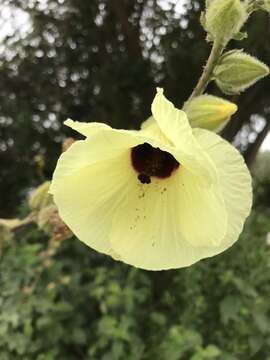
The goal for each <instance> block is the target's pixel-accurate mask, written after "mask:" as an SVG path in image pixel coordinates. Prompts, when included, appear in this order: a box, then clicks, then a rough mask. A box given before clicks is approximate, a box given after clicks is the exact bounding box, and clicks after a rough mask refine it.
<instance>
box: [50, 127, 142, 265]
mask: <svg viewBox="0 0 270 360" xmlns="http://www.w3.org/2000/svg"><path fill="white" fill-rule="evenodd" d="M105 135H107V132H105V133H104V132H101V133H100V134H96V135H95V136H94V137H92V138H91V140H85V141H80V142H77V143H76V144H74V145H72V147H71V148H70V149H69V150H68V151H66V152H65V153H64V154H63V155H62V156H61V158H60V159H59V162H58V165H57V168H56V171H55V173H54V177H53V180H52V186H51V192H52V193H53V195H54V202H55V204H56V205H57V207H58V209H59V214H60V216H61V218H62V219H63V221H64V222H65V223H66V224H67V225H68V227H69V228H70V229H71V230H72V232H73V233H74V234H75V235H76V236H77V237H78V238H79V239H80V240H81V241H83V242H84V243H86V244H87V245H88V246H90V247H92V248H93V249H95V250H97V251H99V252H102V253H106V254H109V255H111V256H113V257H114V258H119V256H118V255H117V254H116V253H115V251H113V249H112V248H111V244H110V242H109V236H110V231H111V221H112V216H113V213H114V212H115V211H116V208H117V207H118V206H119V204H120V203H121V202H122V197H123V196H124V194H125V192H126V189H127V188H128V186H127V185H128V180H129V177H130V176H133V177H134V178H136V173H135V171H134V170H133V169H132V167H131V163H130V146H132V145H134V139H133V138H132V137H131V138H130V139H129V140H130V141H128V137H123V136H122V134H121V133H120V134H118V133H112V134H111V137H110V139H108V137H107V136H105ZM127 143H128V144H127ZM127 145H128V147H127Z"/></svg>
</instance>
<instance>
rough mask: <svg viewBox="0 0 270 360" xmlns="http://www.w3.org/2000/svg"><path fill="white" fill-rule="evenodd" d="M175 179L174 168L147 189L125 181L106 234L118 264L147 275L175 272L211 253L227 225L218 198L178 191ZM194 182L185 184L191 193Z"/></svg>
mask: <svg viewBox="0 0 270 360" xmlns="http://www.w3.org/2000/svg"><path fill="white" fill-rule="evenodd" d="M190 176H191V175H190ZM181 177H183V175H182V174H181V169H180V170H179V171H176V172H175V173H174V174H173V175H172V176H171V177H170V178H168V179H166V180H159V179H153V180H152V183H151V184H150V185H142V184H140V183H138V182H136V181H134V179H133V180H132V179H131V181H130V182H129V191H128V192H127V193H126V196H125V198H123V199H122V200H123V201H122V202H121V204H119V207H117V210H116V212H115V214H114V220H113V227H112V235H111V244H112V248H113V249H114V250H115V252H116V253H118V254H119V256H120V257H121V260H122V261H124V262H126V263H128V264H131V265H134V266H136V267H140V268H143V269H147V270H165V269H172V268H180V267H185V266H189V265H191V264H193V263H194V262H196V261H198V260H200V259H201V258H203V257H205V256H208V255H207V254H208V252H209V249H213V248H215V249H216V248H217V244H218V243H219V242H220V241H221V240H222V238H223V236H224V233H225V232H226V226H227V223H226V218H227V216H226V212H225V209H224V203H223V199H220V198H219V197H217V198H215V196H216V192H213V193H212V191H211V190H210V189H209V190H208V191H207V189H205V188H202V189H200V190H201V192H202V193H201V192H200V191H199V189H197V188H196V189H193V190H190V191H188V190H186V189H182V187H183V185H182V182H180V178H181ZM186 179H187V176H186V177H185V180H186ZM194 183H195V180H194V179H193V182H192V183H191V184H185V185H187V186H190V188H191V187H192V186H194ZM190 194H192V196H193V195H194V196H196V197H197V198H189V196H190ZM189 200H190V202H188V201H189ZM209 202H210V203H209ZM195 206H196V208H195ZM185 222H188V224H187V225H185V226H183V224H185ZM213 243H214V244H213Z"/></svg>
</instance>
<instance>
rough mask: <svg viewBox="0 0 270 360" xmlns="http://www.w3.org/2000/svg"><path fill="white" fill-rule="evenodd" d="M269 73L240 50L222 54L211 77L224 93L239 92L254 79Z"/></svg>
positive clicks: (263, 66) (255, 60)
mask: <svg viewBox="0 0 270 360" xmlns="http://www.w3.org/2000/svg"><path fill="white" fill-rule="evenodd" d="M268 74H269V68H268V66H266V65H265V64H264V63H263V62H261V61H259V60H258V59H256V58H255V57H253V56H250V55H248V54H245V53H243V51H242V50H233V51H229V52H228V53H226V54H224V55H223V56H222V58H221V59H220V62H219V64H218V65H217V66H216V67H215V69H214V73H213V77H214V80H215V82H216V84H217V86H218V87H219V88H220V90H222V91H223V92H224V93H225V94H229V95H234V94H239V93H241V92H242V91H244V90H246V89H247V88H248V87H250V86H251V85H253V84H254V83H255V82H256V81H258V80H260V79H261V78H263V77H265V76H266V75H268Z"/></svg>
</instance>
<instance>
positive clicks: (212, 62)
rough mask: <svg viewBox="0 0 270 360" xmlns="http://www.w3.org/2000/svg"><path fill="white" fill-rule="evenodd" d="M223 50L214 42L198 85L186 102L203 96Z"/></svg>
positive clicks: (222, 47)
mask: <svg viewBox="0 0 270 360" xmlns="http://www.w3.org/2000/svg"><path fill="white" fill-rule="evenodd" d="M223 50H224V46H223V45H221V44H220V43H217V42H214V44H213V47H212V50H211V53H210V55H209V58H208V60H207V63H206V65H205V68H204V71H203V73H202V76H201V77H200V79H199V81H198V84H197V85H196V87H195V89H194V90H193V93H192V94H191V95H190V98H189V99H188V101H190V100H191V99H193V98H194V97H196V96H199V95H201V94H203V92H204V90H205V89H206V87H207V85H208V84H209V82H210V81H211V76H212V73H213V70H214V68H215V66H216V64H217V62H218V60H219V58H220V55H221V54H222V52H223Z"/></svg>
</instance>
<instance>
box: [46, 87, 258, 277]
mask: <svg viewBox="0 0 270 360" xmlns="http://www.w3.org/2000/svg"><path fill="white" fill-rule="evenodd" d="M152 114H153V117H152V118H150V119H149V120H148V121H147V123H146V124H144V126H143V127H142V129H141V130H140V131H127V130H116V129H112V128H111V127H110V126H108V125H105V124H100V123H79V122H74V121H72V120H67V121H66V125H68V126H70V127H71V128H73V129H75V130H77V131H78V132H80V133H81V134H83V135H84V136H86V140H81V141H77V142H75V143H74V144H73V145H72V146H71V147H70V148H69V149H68V150H67V151H66V152H65V153H63V154H62V155H61V157H60V159H59V161H58V164H57V167H56V170H55V173H54V176H53V180H52V184H51V188H50V191H51V193H52V194H53V196H54V201H55V203H56V205H57V207H58V209H59V213H60V216H61V217H62V219H63V220H64V221H65V223H66V224H67V225H68V226H69V228H70V229H71V230H72V231H73V232H74V234H75V235H76V236H77V237H78V238H79V239H80V240H81V241H83V242H84V243H85V244H87V245H88V246H90V247H91V248H93V249H95V250H97V251H99V252H101V253H105V254H108V255H110V256H112V257H113V258H115V259H117V260H121V261H123V262H125V263H127V264H131V265H134V266H136V267H139V268H143V269H147V270H161V269H171V268H180V267H185V266H189V265H191V264H193V263H195V262H196V261H198V260H200V259H202V258H206V257H210V256H214V255H216V254H218V253H220V252H222V251H224V250H225V249H227V248H228V247H230V246H231V245H232V244H233V243H234V242H235V241H236V240H237V238H238V236H239V234H240V232H241V231H242V227H243V224H244V221H245V219H246V217H247V215H248V214H249V212H250V207H251V197H252V196H251V178H250V175H249V172H248V170H247V168H246V165H245V164H244V161H243V158H242V157H241V155H240V154H239V153H238V151H237V150H236V149H235V148H233V147H232V146H231V145H230V144H229V143H227V142H226V141H224V140H223V139H222V138H221V137H219V136H218V135H216V134H214V133H212V132H209V131H207V130H203V129H192V128H191V127H190V124H189V122H188V119H187V116H186V114H185V113H184V112H183V111H181V110H178V109H176V108H175V107H174V106H173V104H172V103H170V102H169V101H168V100H167V99H166V98H165V97H164V95H163V90H162V89H158V92H157V95H156V97H155V99H154V101H153V104H152Z"/></svg>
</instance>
